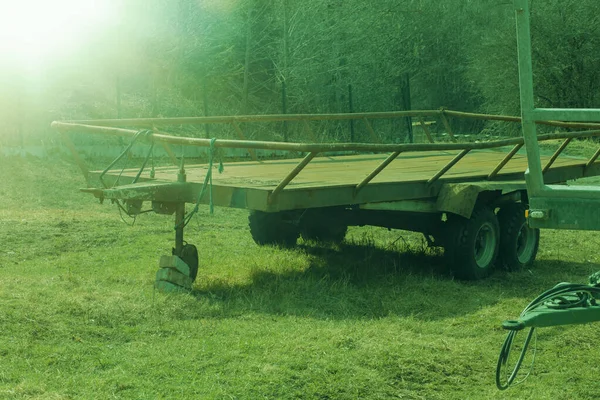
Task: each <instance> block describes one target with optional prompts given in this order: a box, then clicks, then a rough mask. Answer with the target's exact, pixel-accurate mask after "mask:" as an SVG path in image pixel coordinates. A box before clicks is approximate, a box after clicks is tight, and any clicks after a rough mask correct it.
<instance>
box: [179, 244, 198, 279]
mask: <svg viewBox="0 0 600 400" xmlns="http://www.w3.org/2000/svg"><path fill="white" fill-rule="evenodd" d="M179 258H181V259H182V260H183V262H184V263H186V264H187V265H188V267H190V278H192V282H193V281H195V280H196V276H198V249H197V248H196V246H194V245H193V244H185V245H184V246H183V249H181V256H180V257H179Z"/></svg>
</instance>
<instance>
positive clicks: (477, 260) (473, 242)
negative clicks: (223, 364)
mask: <svg viewBox="0 0 600 400" xmlns="http://www.w3.org/2000/svg"><path fill="white" fill-rule="evenodd" d="M446 223H447V224H449V225H448V230H447V233H446V234H447V237H446V240H445V246H444V247H445V255H446V257H447V259H448V261H449V263H450V267H451V269H452V272H453V273H454V276H455V277H456V278H458V279H463V280H478V279H483V278H486V277H488V276H489V275H490V274H491V273H492V272H493V271H494V266H495V263H496V259H497V257H498V250H499V247H500V226H499V223H498V218H497V217H496V214H495V213H494V211H493V210H492V209H491V208H490V207H487V206H477V207H476V208H475V210H473V213H472V215H471V218H469V219H467V218H464V217H460V216H458V215H454V214H452V215H449V216H448V221H447V222H446Z"/></svg>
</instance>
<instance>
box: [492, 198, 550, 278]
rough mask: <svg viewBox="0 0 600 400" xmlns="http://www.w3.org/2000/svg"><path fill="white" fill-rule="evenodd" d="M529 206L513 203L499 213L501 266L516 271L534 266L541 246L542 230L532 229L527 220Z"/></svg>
mask: <svg viewBox="0 0 600 400" xmlns="http://www.w3.org/2000/svg"><path fill="white" fill-rule="evenodd" d="M525 210H527V206H526V205H525V204H523V203H511V204H508V205H506V206H504V207H502V208H500V211H498V221H499V222H500V254H499V259H500V262H501V265H502V266H503V267H504V268H506V269H507V270H509V271H516V270H519V269H521V268H523V267H527V266H530V265H531V264H533V261H534V260H535V257H536V255H537V252H538V248H539V245H540V230H539V229H534V228H530V227H529V225H528V224H527V220H526V219H525Z"/></svg>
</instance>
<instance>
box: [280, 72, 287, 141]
mask: <svg viewBox="0 0 600 400" xmlns="http://www.w3.org/2000/svg"><path fill="white" fill-rule="evenodd" d="M281 113H282V114H287V93H286V87H285V80H283V81H281ZM287 127H288V126H287V121H283V141H284V142H287V141H288V132H287Z"/></svg>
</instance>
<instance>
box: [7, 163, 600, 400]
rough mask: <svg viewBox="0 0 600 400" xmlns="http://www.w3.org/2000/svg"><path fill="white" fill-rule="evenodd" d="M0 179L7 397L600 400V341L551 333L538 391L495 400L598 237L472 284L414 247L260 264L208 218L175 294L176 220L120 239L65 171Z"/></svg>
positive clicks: (12, 170)
mask: <svg viewBox="0 0 600 400" xmlns="http://www.w3.org/2000/svg"><path fill="white" fill-rule="evenodd" d="M0 171H1V172H2V177H3V182H2V185H1V186H0V228H1V229H0V398H9V399H12V398H39V399H71V398H72V399H75V398H93V399H96V398H98V399H100V398H144V399H146V398H200V399H259V398H260V399H262V398H272V399H363V398H364V399H390V398H403V399H494V398H497V399H503V398H517V399H520V398H523V399H525V398H526V399H530V398H535V399H556V398H578V399H586V398H590V399H591V398H596V397H597V389H596V378H597V375H598V372H599V369H600V368H599V367H598V364H597V351H596V345H597V337H598V332H599V330H598V325H584V326H574V327H567V328H547V329H542V330H540V332H539V339H538V351H537V363H536V367H535V370H534V373H533V375H532V377H531V378H530V379H529V380H528V381H527V382H526V383H525V384H523V385H520V386H516V387H514V388H511V389H510V390H509V391H508V392H499V391H497V389H496V388H495V385H494V369H495V363H496V359H497V355H498V351H499V349H500V345H501V343H502V340H503V339H504V334H505V332H504V331H502V329H501V328H500V323H501V321H502V320H503V319H508V318H512V317H515V316H516V315H518V313H519V312H520V311H521V309H522V308H523V307H524V306H525V305H526V304H527V303H528V302H529V300H531V299H532V298H533V297H534V296H535V295H537V294H538V293H539V292H541V291H543V290H545V289H547V288H549V287H551V286H553V285H554V284H556V283H557V282H561V281H572V282H584V281H586V280H587V277H588V275H590V274H591V273H593V272H595V271H596V270H598V269H600V268H599V265H598V261H599V260H598V252H597V248H598V244H599V243H600V240H598V237H597V234H596V233H593V232H553V231H545V232H543V234H542V246H541V249H540V254H539V257H538V259H539V261H538V262H537V263H536V264H535V266H534V267H533V268H531V269H528V270H525V271H521V272H517V273H506V272H498V273H496V274H495V275H494V276H493V277H491V278H490V279H487V280H485V281H482V282H471V283H464V282H459V281H455V280H453V279H452V277H451V275H450V274H449V273H448V272H447V270H446V266H445V265H444V259H443V258H442V257H441V256H440V254H439V253H438V252H435V251H431V250H428V249H427V248H426V246H425V245H424V243H423V242H422V240H421V238H420V237H419V236H416V235H412V234H409V233H405V232H397V231H387V230H383V229H376V228H356V229H352V230H351V231H350V234H349V237H348V240H347V242H346V243H345V244H343V245H341V246H325V247H323V246H318V245H317V244H315V243H300V246H299V247H298V248H297V249H292V250H285V249H277V248H271V247H258V246H256V245H255V244H254V243H253V242H252V240H251V238H250V234H249V232H248V229H247V225H246V212H245V211H242V210H233V209H217V211H216V214H215V215H213V216H210V215H208V212H207V210H205V209H203V210H202V212H201V213H200V215H199V216H198V217H197V218H196V219H195V220H194V222H192V224H191V225H190V229H189V230H188V232H187V240H188V241H189V242H191V243H194V244H196V245H198V247H199V249H200V262H201V271H200V273H199V279H198V280H197V282H196V284H195V288H194V291H193V293H192V294H191V295H165V294H161V293H158V292H155V291H154V289H153V283H154V274H155V272H156V269H157V263H158V259H159V257H160V255H162V254H168V253H169V251H170V248H171V245H172V237H173V232H172V228H173V221H172V220H171V218H169V217H164V216H158V215H152V214H146V215H143V216H140V217H139V218H138V220H137V221H136V224H135V225H134V226H130V225H127V224H125V223H123V222H122V221H121V220H120V218H119V215H118V212H117V210H116V208H115V207H114V206H110V205H108V204H105V205H99V204H98V203H97V201H96V200H94V199H93V198H92V197H91V196H89V195H85V194H82V193H79V192H78V190H77V189H78V188H79V187H80V186H82V182H83V180H82V179H81V178H80V177H79V175H78V173H77V170H76V168H75V167H74V166H73V165H71V164H70V163H68V162H65V161H62V160H59V159H56V160H53V161H45V162H42V161H39V160H35V159H21V158H8V159H2V160H0Z"/></svg>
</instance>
